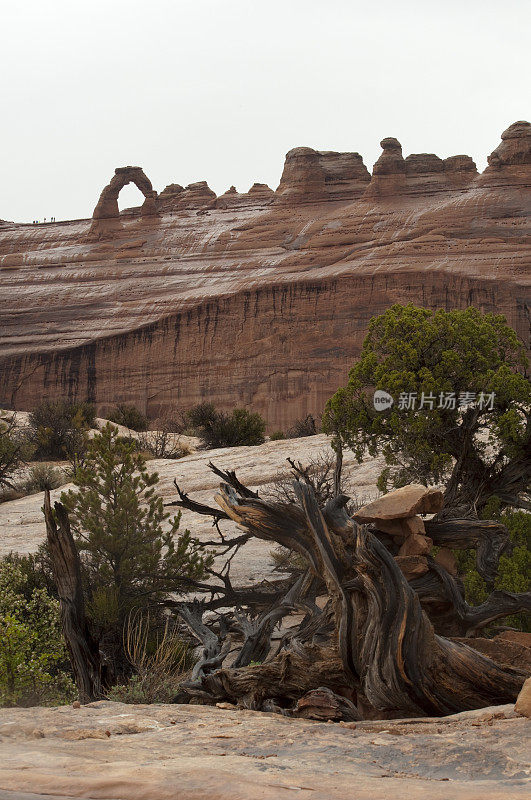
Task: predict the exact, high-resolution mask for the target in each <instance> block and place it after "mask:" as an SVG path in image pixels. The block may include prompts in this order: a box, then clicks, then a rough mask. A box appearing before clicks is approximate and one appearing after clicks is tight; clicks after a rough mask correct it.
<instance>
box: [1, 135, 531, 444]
mask: <svg viewBox="0 0 531 800" xmlns="http://www.w3.org/2000/svg"><path fill="white" fill-rule="evenodd" d="M382 150H383V152H382V155H381V157H380V158H379V159H378V161H377V163H376V164H375V166H374V170H373V174H372V176H371V175H370V173H369V172H368V171H367V169H366V167H365V166H364V164H363V161H362V159H361V156H359V154H358V153H333V152H327V151H317V150H312V149H311V148H306V147H304V148H296V149H295V150H292V151H290V152H289V153H288V155H287V157H286V163H285V167H284V172H283V174H282V179H281V182H280V185H279V187H278V189H277V191H276V192H273V191H272V190H271V189H269V187H267V186H265V185H263V184H255V185H254V186H253V187H252V188H251V189H250V191H249V192H245V193H240V192H237V191H236V189H234V187H231V189H230V190H229V191H228V192H226V193H225V194H224V195H221V196H220V197H218V198H216V196H215V194H214V192H212V190H211V189H210V188H209V187H208V185H207V183H206V182H205V181H200V182H198V183H194V184H190V185H189V186H187V187H186V188H183V187H182V186H180V185H179V184H176V183H173V184H170V185H169V186H167V187H166V189H164V191H162V192H161V193H160V194H158V195H157V193H156V192H155V191H154V190H153V188H152V186H151V183H150V181H149V179H148V178H147V177H146V176H145V174H144V173H143V171H142V170H141V169H140V168H139V167H124V168H121V169H119V170H117V171H116V174H115V176H114V177H113V178H112V180H111V182H110V183H109V185H108V186H107V187H105V189H104V190H103V192H102V195H101V197H100V200H99V202H98V204H97V206H96V209H95V211H94V215H93V219H91V220H75V221H72V222H61V223H50V224H46V225H42V224H41V225H22V224H14V223H5V222H4V223H2V224H0V280H1V282H2V301H1V302H2V331H1V334H0V376H1V377H0V386H1V389H0V404H4V405H11V406H15V407H17V408H19V409H27V408H30V407H32V406H33V405H34V404H35V403H36V402H38V401H39V400H40V399H42V398H43V397H57V396H69V397H80V398H86V399H89V400H92V401H93V402H96V403H97V404H98V407H99V409H100V411H102V412H105V410H106V409H107V408H108V407H109V406H110V405H113V404H114V403H115V402H119V401H126V402H134V403H135V404H137V405H138V406H140V407H141V408H143V409H144V410H146V411H147V413H148V414H150V415H157V414H158V413H159V412H160V411H161V410H163V409H164V408H167V407H168V406H173V405H178V406H180V407H183V408H184V407H189V406H191V405H192V404H194V403H196V402H198V401H200V400H204V399H212V400H214V401H215V402H216V403H218V404H219V405H220V407H223V408H231V407H233V406H234V405H245V406H248V407H253V408H254V409H255V410H257V411H260V412H261V413H262V414H263V415H264V416H265V417H266V418H267V420H268V423H269V425H270V427H271V428H278V427H285V426H286V425H288V424H290V423H292V422H293V420H294V419H296V418H298V417H300V416H302V415H304V414H306V413H309V412H311V413H314V414H318V413H320V411H321V410H322V407H323V405H324V402H325V401H326V399H327V398H328V397H329V396H330V394H331V393H332V392H333V391H334V390H335V389H336V388H337V386H338V385H339V384H340V383H341V382H343V381H344V380H345V378H346V376H347V371H348V368H349V366H350V365H351V364H352V362H353V360H354V358H355V357H356V355H357V354H358V353H359V349H360V346H361V343H362V341H363V337H364V335H365V332H366V329H367V324H368V321H369V319H370V317H371V316H373V315H374V314H378V313H381V312H382V311H384V310H385V308H387V307H388V306H389V305H390V304H391V303H393V302H409V301H411V302H413V303H416V304H418V305H426V306H429V307H433V308H436V307H443V308H454V307H465V306H467V305H470V304H473V305H475V306H477V307H478V308H481V309H482V310H485V311H496V312H502V313H504V314H505V315H506V316H507V319H508V321H509V323H510V324H511V325H512V326H513V327H515V328H516V330H517V331H518V333H519V335H520V337H521V338H522V339H523V340H524V341H525V342H526V345H527V346H528V347H529V323H530V311H529V309H530V290H529V284H530V273H531V269H530V265H531V259H530V248H529V227H528V218H529V211H530V193H529V188H530V184H531V125H529V123H526V122H517V123H514V124H513V125H511V126H510V127H509V128H508V129H507V130H506V131H505V132H504V133H503V134H502V142H501V144H500V145H499V146H498V147H497V148H496V149H495V150H494V151H493V153H492V154H491V156H490V157H489V166H488V167H487V169H486V170H485V171H484V172H483V173H482V174H481V175H478V173H477V170H476V166H475V164H474V162H473V161H472V159H471V158H470V157H469V156H465V155H458V156H453V157H450V158H446V159H444V160H443V159H441V158H439V157H438V156H436V155H434V154H413V155H408V156H407V157H406V158H404V156H403V154H402V148H401V146H400V143H399V142H398V141H397V140H396V139H393V138H386V139H383V140H382ZM131 181H133V182H134V183H136V185H137V186H138V187H139V188H140V190H141V191H142V193H143V194H144V196H145V198H146V200H145V201H144V204H143V205H142V207H141V208H140V209H128V210H127V211H126V212H122V214H119V213H118V205H117V197H118V193H119V191H120V189H121V188H122V186H124V185H125V184H126V183H129V182H131Z"/></svg>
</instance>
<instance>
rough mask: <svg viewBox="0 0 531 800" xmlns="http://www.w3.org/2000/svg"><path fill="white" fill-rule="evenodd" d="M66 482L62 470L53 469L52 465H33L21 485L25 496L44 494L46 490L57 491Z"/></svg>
mask: <svg viewBox="0 0 531 800" xmlns="http://www.w3.org/2000/svg"><path fill="white" fill-rule="evenodd" d="M67 482H68V480H67V478H66V476H65V473H64V472H63V470H61V469H58V468H57V467H54V466H53V465H52V464H45V463H42V464H35V465H34V466H33V467H31V469H30V470H29V471H28V474H27V476H26V478H25V480H24V482H23V484H22V488H23V489H24V491H25V492H26V494H35V493H37V492H44V491H45V490H46V489H48V490H49V491H51V490H52V489H58V488H59V486H63V484H65V483H67Z"/></svg>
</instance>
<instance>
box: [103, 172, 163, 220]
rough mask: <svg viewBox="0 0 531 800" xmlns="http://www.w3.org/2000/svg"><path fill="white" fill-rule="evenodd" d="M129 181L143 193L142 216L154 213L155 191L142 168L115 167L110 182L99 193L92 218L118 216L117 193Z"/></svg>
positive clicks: (155, 210)
mask: <svg viewBox="0 0 531 800" xmlns="http://www.w3.org/2000/svg"><path fill="white" fill-rule="evenodd" d="M131 183H132V184H134V185H135V186H136V187H137V188H138V189H139V190H140V192H142V194H143V195H144V198H145V200H144V202H143V204H142V208H141V214H142V216H150V215H153V214H156V213H157V208H156V199H157V192H156V191H155V190H154V189H153V186H152V185H151V181H150V180H149V178H148V177H147V175H146V174H145V173H144V170H143V169H142V168H141V167H117V168H116V169H115V171H114V175H113V177H112V178H111V180H110V182H109V183H108V184H107V186H105V188H104V189H103V191H102V193H101V195H100V199H99V200H98V203H97V205H96V208H95V209H94V213H93V214H92V218H93V219H95V220H100V219H118V218H119V216H120V210H119V207H118V195H119V194H120V192H121V190H122V189H123V188H124V186H127V185H128V184H131Z"/></svg>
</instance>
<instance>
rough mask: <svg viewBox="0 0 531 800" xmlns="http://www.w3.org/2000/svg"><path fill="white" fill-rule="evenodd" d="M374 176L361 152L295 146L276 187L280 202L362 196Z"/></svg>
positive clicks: (304, 201)
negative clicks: (339, 151)
mask: <svg viewBox="0 0 531 800" xmlns="http://www.w3.org/2000/svg"><path fill="white" fill-rule="evenodd" d="M370 179H371V176H370V174H369V172H368V170H367V168H366V166H365V165H364V163H363V159H362V157H361V156H360V154H359V153H335V152H332V151H329V150H324V151H319V150H312V148H311V147H296V148H295V149H294V150H290V151H289V153H288V154H287V156H286V161H285V163H284V171H283V173H282V178H281V179H280V184H279V187H278V189H277V197H276V199H275V202H276V203H277V204H281V205H290V204H293V203H314V202H316V201H320V200H353V199H354V198H356V197H360V196H361V195H362V194H363V192H364V190H365V188H366V186H367V184H368V183H369V181H370Z"/></svg>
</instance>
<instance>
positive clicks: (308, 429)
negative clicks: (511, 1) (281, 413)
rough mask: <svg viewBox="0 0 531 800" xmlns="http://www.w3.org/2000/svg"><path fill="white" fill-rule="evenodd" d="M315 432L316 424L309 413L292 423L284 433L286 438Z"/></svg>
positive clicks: (312, 434) (294, 437) (313, 434)
mask: <svg viewBox="0 0 531 800" xmlns="http://www.w3.org/2000/svg"><path fill="white" fill-rule="evenodd" d="M316 433H317V425H316V424H315V419H314V418H313V417H312V415H311V414H308V415H307V416H306V417H304V418H303V419H298V420H296V422H294V423H293V425H292V426H291V428H290V429H289V430H288V432H287V434H286V439H300V438H302V437H303V436H315V434H316Z"/></svg>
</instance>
